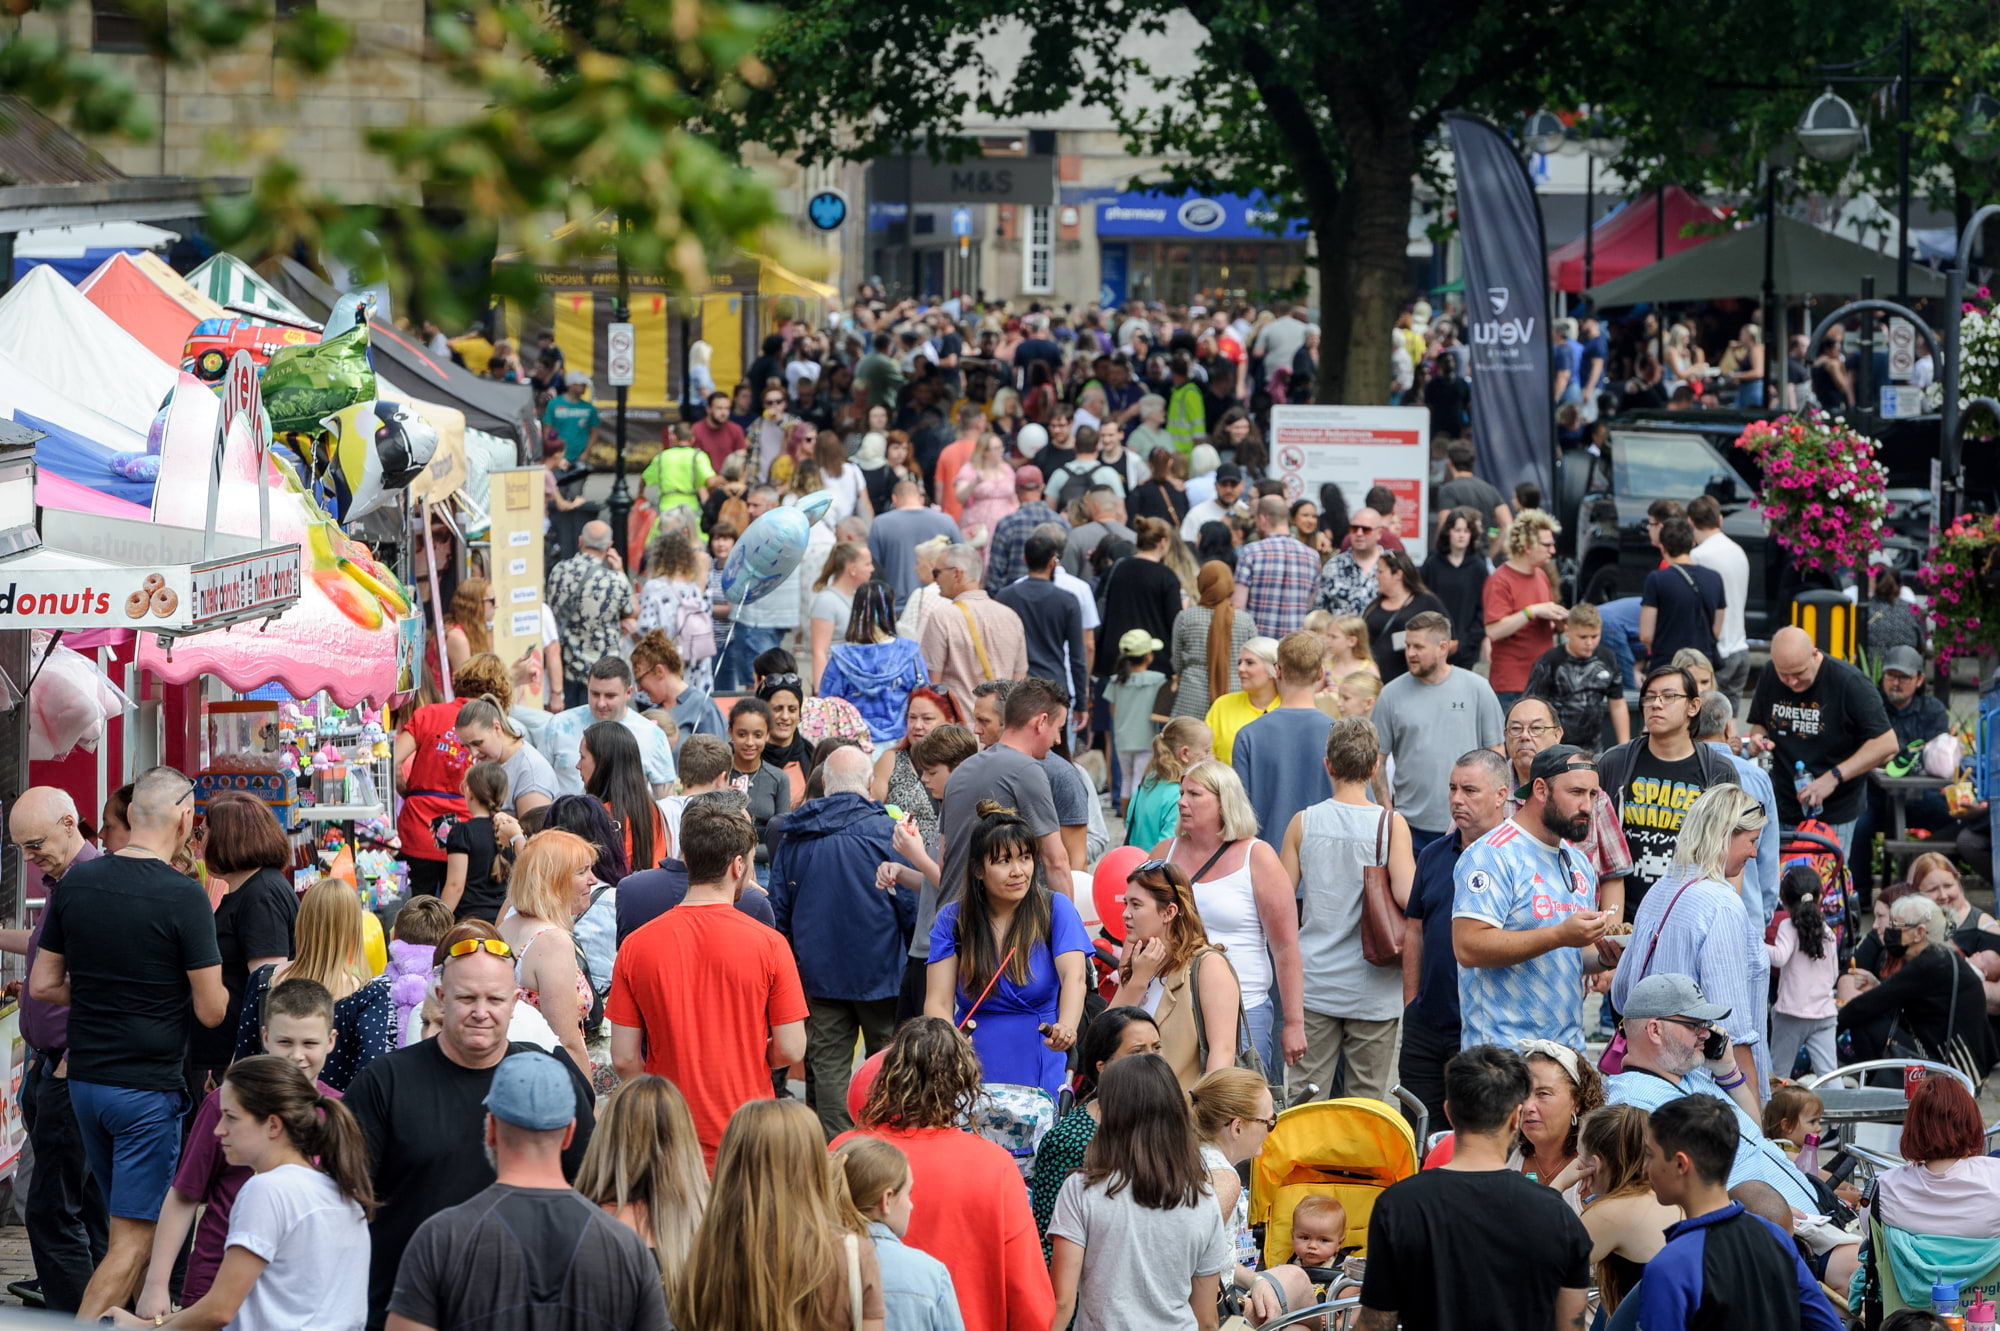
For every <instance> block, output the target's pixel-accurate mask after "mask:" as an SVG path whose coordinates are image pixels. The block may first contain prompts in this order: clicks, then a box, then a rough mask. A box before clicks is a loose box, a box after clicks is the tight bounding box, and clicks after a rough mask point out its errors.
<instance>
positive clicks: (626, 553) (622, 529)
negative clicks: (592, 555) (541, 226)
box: [605, 218, 632, 575]
mask: <svg viewBox="0 0 2000 1331" xmlns="http://www.w3.org/2000/svg"><path fill="white" fill-rule="evenodd" d="M618 233H619V234H618V239H619V241H620V244H619V246H618V313H617V315H616V316H615V318H614V322H617V323H621V324H622V323H629V322H631V319H632V291H631V273H630V272H629V271H628V270H627V268H626V264H625V246H624V244H623V241H624V239H625V234H624V233H625V222H624V219H623V218H620V219H619V222H618ZM616 392H617V394H618V424H617V460H616V461H614V462H613V463H612V464H611V466H612V469H611V497H610V498H609V499H608V500H606V501H605V510H606V512H607V514H608V515H609V517H610V520H611V543H612V545H613V546H614V547H615V548H616V549H617V551H618V558H619V559H620V560H621V561H623V563H624V565H625V570H626V573H627V574H628V575H629V574H630V573H631V571H632V552H631V551H630V550H627V549H626V548H625V546H626V540H625V534H626V530H627V527H628V524H629V519H630V518H631V516H632V491H631V489H630V487H629V486H628V485H627V484H626V481H625V394H626V388H625V385H624V384H622V383H621V384H619V385H618V387H617V389H616Z"/></svg>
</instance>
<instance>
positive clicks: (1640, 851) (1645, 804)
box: [1618, 743, 1704, 920]
mask: <svg viewBox="0 0 2000 1331" xmlns="http://www.w3.org/2000/svg"><path fill="white" fill-rule="evenodd" d="M1703 789H1704V787H1703V786H1702V781H1701V760H1700V758H1699V757H1698V756H1696V755H1695V754H1692V753H1690V754H1689V755H1688V756H1687V757H1685V758H1677V759H1673V760H1671V761H1669V760H1668V759H1665V758H1659V757H1655V756H1654V754H1653V750H1652V747H1651V746H1650V745H1648V744H1644V743H1641V744H1640V745H1639V746H1638V752H1637V755H1636V758H1635V761H1634V762H1633V764H1632V777H1631V779H1630V780H1629V781H1628V782H1626V785H1625V790H1624V792H1623V794H1622V795H1621V797H1620V799H1619V801H1618V803H1619V805H1620V806H1621V808H1620V813H1619V820H1620V822H1621V823H1622V825H1623V828H1624V832H1625V844H1626V846H1627V847H1629V848H1630V849H1631V851H1632V872H1631V873H1628V874H1626V875H1625V918H1626V919H1628V920H1629V919H1632V918H1634V917H1635V916H1637V915H1638V913H1639V903H1640V902H1642V901H1644V900H1645V899H1646V893H1648V892H1650V891H1651V890H1652V888H1653V884H1654V883H1657V882H1659V881H1660V879H1662V878H1664V877H1666V875H1667V870H1668V869H1670V868H1671V867H1673V862H1674V843H1675V842H1676V841H1678V840H1680V835H1681V824H1682V823H1683V822H1685V821H1686V820H1687V811H1688V810H1689V809H1691V808H1693V807H1694V802H1695V800H1697V799H1699V798H1700V797H1701V792H1702V790H1703Z"/></svg>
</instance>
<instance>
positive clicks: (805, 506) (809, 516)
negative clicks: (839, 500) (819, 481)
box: [793, 490, 833, 526]
mask: <svg viewBox="0 0 2000 1331" xmlns="http://www.w3.org/2000/svg"><path fill="white" fill-rule="evenodd" d="M793 507H795V508H797V509H798V511H799V512H801V513H803V514H805V515H806V525H807V526H811V525H812V524H813V523H815V522H818V521H819V520H820V519H821V518H823V517H825V516H826V511H827V509H829V508H831V507H833V491H831V490H815V491H813V492H812V493H811V494H809V495H807V496H806V497H805V498H804V499H801V500H799V502H798V503H797V504H795V505H793Z"/></svg>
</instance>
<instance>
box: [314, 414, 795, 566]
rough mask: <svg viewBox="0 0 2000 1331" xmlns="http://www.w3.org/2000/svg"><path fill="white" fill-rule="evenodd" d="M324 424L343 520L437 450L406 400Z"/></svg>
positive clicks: (329, 478)
mask: <svg viewBox="0 0 2000 1331" xmlns="http://www.w3.org/2000/svg"><path fill="white" fill-rule="evenodd" d="M320 424H321V425H322V426H323V427H325V429H326V431H327V434H328V436H329V437H330V440H331V442H330V443H329V444H328V446H327V456H326V474H325V477H324V480H325V481H326V483H327V485H328V487H329V489H330V491H331V492H332V496H333V516H334V518H335V519H336V520H337V521H339V522H342V523H347V522H351V521H353V520H354V519H355V518H358V517H361V516H363V515H364V514H367V513H369V512H372V511H373V510H374V509H376V508H378V507H380V506H381V505H382V504H384V503H386V502H387V501H388V498H389V496H390V495H392V494H394V493H395V492H396V491H398V490H400V489H402V488H404V487H405V486H407V485H408V484H409V483H410V482H411V481H413V480H415V479H416V478H417V477H418V476H419V475H420V474H422V472H423V469H424V468H425V467H428V466H429V465H430V463H431V458H432V456H433V455H434V454H436V452H437V446H438V438H437V431H436V430H435V429H433V428H432V427H431V425H430V423H429V422H428V421H426V420H424V418H423V417H421V416H419V415H417V413H416V411H415V409H414V408H412V407H409V406H406V405H405V404H403V403H401V402H360V403H356V404H355V405H354V406H351V407H347V408H345V409H343V410H342V411H340V412H338V413H337V414H335V415H332V416H328V417H326V418H325V419H323V420H321V421H320ZM793 562H794V563H796V562H797V561H796V560H795V561H793Z"/></svg>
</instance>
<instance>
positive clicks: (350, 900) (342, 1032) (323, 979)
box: [236, 878, 397, 1091]
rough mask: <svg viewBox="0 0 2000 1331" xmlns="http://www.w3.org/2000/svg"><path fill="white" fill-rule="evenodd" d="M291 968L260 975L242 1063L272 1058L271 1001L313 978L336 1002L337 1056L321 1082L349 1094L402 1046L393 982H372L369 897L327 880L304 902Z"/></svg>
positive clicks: (241, 1029)
mask: <svg viewBox="0 0 2000 1331" xmlns="http://www.w3.org/2000/svg"><path fill="white" fill-rule="evenodd" d="M292 933H293V941H294V947H293V951H292V959H291V960H290V961H285V962H279V963H278V964H276V965H273V966H263V967H260V968H259V969H257V970H255V971H252V972H251V974H250V983H249V985H248V987H247V988H245V989H244V991H243V1013H242V1016H241V1017H239V1018H238V1020H237V1023H236V1057H238V1058H250V1057H253V1056H254V1055H257V1054H261V1053H263V1052H264V996H265V995H266V994H268V993H269V992H270V991H271V989H272V987H273V986H274V985H276V984H278V983H280V982H281V981H284V980H291V979H307V980H312V981H315V982H317V983H319V984H322V985H325V986H326V990H327V992H328V993H330V994H332V995H333V1032H334V1036H335V1039H334V1042H333V1052H332V1053H331V1054H329V1055H327V1059H326V1067H325V1068H324V1069H323V1070H322V1071H321V1072H320V1077H319V1079H320V1080H321V1081H323V1082H325V1083H326V1084H327V1085H329V1086H331V1087H333V1088H334V1089H335V1090H336V1091H345V1090H346V1089H347V1087H348V1084H349V1083H350V1082H352V1081H353V1080H354V1077H355V1074H356V1073H358V1072H360V1071H361V1069H363V1068H365V1067H367V1066H368V1065H369V1064H370V1063H372V1062H374V1061H375V1060H376V1059H378V1058H380V1057H381V1056H382V1055H384V1054H386V1053H388V1052H389V1051H390V1050H391V1049H394V1048H395V1047H396V1044H397V1041H396V999H395V995H393V994H392V993H390V992H389V981H388V980H387V979H385V978H383V977H381V976H377V977H375V978H373V979H370V978H369V975H368V963H367V961H366V959H365V957H364V954H363V951H362V943H361V897H360V894H359V893H357V892H356V891H355V890H354V888H353V887H352V886H350V885H349V884H348V883H347V882H346V880H344V879H340V878H322V879H320V880H319V881H318V882H317V883H314V884H313V885H312V887H310V888H309V889H307V891H306V894H305V896H304V897H303V898H301V899H300V901H299V916H298V920H297V922H296V923H295V924H294V925H293V926H292Z"/></svg>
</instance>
